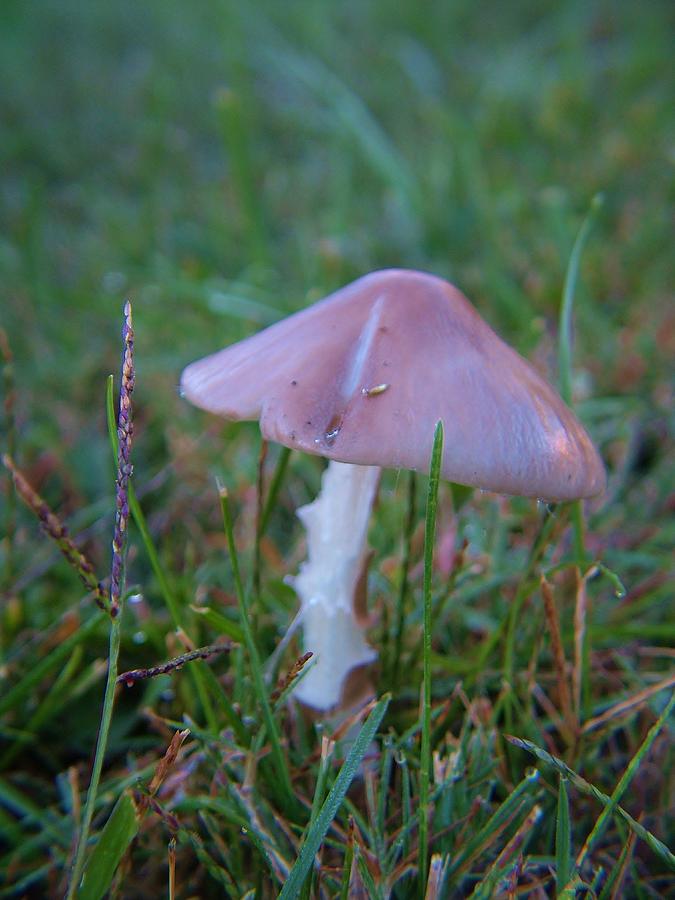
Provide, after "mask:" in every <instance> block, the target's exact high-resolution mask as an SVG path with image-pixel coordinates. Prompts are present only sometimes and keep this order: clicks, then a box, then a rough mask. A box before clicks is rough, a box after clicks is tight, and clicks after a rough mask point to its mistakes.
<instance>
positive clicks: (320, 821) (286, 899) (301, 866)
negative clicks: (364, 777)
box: [279, 695, 390, 900]
mask: <svg viewBox="0 0 675 900" xmlns="http://www.w3.org/2000/svg"><path fill="white" fill-rule="evenodd" d="M389 699H390V698H389V695H385V696H384V697H382V699H381V700H379V702H378V703H377V704H376V705H375V707H374V708H373V711H372V712H371V714H370V715H369V716H368V718H367V719H366V721H365V722H364V723H363V726H362V727H361V730H360V731H359V734H358V737H357V738H356V740H355V741H354V743H353V744H352V746H351V749H350V751H349V754H348V756H347V759H346V760H345V761H344V763H343V764H342V766H341V768H340V771H339V772H338V775H337V778H336V779H335V782H334V784H333V786H332V788H331V789H330V791H329V792H328V796H327V797H326V799H325V800H324V802H323V805H322V807H321V810H320V812H319V814H318V815H317V817H316V819H315V821H314V824H313V826H312V828H311V829H310V830H309V832H308V834H307V837H306V838H305V840H304V841H303V844H302V847H301V848H300V853H299V855H298V858H297V859H296V861H295V863H294V865H293V868H292V869H291V871H290V873H289V876H288V878H287V880H286V884H285V885H284V887H283V889H282V891H281V894H279V900H291V898H295V897H297V896H298V893H299V891H300V889H301V887H302V884H303V882H304V880H305V878H306V876H307V873H308V872H309V870H310V868H311V865H312V861H313V859H314V856H315V854H316V852H317V850H318V849H319V847H320V846H321V842H322V841H323V839H324V837H325V836H326V834H327V832H328V829H329V828H330V825H331V822H332V821H333V819H334V818H335V816H336V815H337V813H338V810H339V809H340V806H341V805H342V801H343V800H344V798H345V794H346V793H347V790H348V788H349V785H350V784H351V783H352V781H353V779H354V776H355V775H356V773H357V771H358V768H359V766H360V765H361V762H362V760H363V757H364V756H365V755H366V752H367V750H368V747H369V746H370V743H371V741H372V740H373V739H374V737H375V734H376V733H377V729H378V728H379V727H380V723H381V722H382V719H383V717H384V714H385V712H386V710H387V706H388V705H389Z"/></svg>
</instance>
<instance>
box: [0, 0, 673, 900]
mask: <svg viewBox="0 0 675 900" xmlns="http://www.w3.org/2000/svg"><path fill="white" fill-rule="evenodd" d="M0 21H1V23H2V28H0V76H2V83H3V84H4V85H5V86H6V87H7V89H6V90H4V91H3V92H2V96H0V114H1V115H2V119H3V123H4V127H3V141H2V142H1V143H0V163H1V168H0V171H1V172H2V175H1V176H0V223H1V225H0V274H1V275H2V301H1V302H0V366H1V367H2V381H1V383H2V388H1V389H2V394H3V398H2V399H3V407H2V418H1V420H0V427H1V429H2V430H1V433H0V451H1V452H2V453H3V454H7V455H8V456H9V457H11V459H12V460H13V461H14V464H15V465H16V467H18V470H19V471H20V472H21V473H23V475H24V476H25V478H26V479H27V481H28V483H29V484H30V485H31V486H32V487H33V489H34V490H35V491H37V493H38V494H39V498H38V500H41V502H43V503H44V504H45V506H44V509H43V513H42V514H40V515H39V516H36V515H35V514H34V513H33V512H31V510H29V509H28V508H27V507H26V506H25V505H24V504H23V503H21V501H20V499H19V498H18V496H17V494H16V493H15V491H14V487H13V482H12V478H11V476H10V474H9V472H8V471H6V470H2V471H3V472H5V474H4V476H3V477H2V478H1V479H0V481H1V487H0V491H1V493H0V522H2V526H1V527H0V591H1V606H0V655H1V663H0V679H1V680H0V833H1V834H2V836H3V837H2V842H1V844H0V897H1V896H17V897H18V896H64V895H65V894H66V893H67V890H68V884H69V879H70V873H71V870H72V866H73V863H74V861H75V848H76V846H77V841H78V838H81V837H82V834H83V833H85V834H86V831H87V828H86V827H85V828H82V824H81V823H83V822H85V824H86V818H87V817H88V816H89V814H91V829H90V832H89V839H83V840H80V846H81V847H82V851H81V856H80V864H81V865H82V866H83V867H84V868H83V871H84V872H85V873H86V877H85V881H84V884H83V885H82V887H79V888H78V885H77V884H76V883H75V882H76V879H75V880H72V881H71V884H72V892H73V893H74V894H75V895H77V896H103V895H105V893H106V891H108V890H111V891H112V893H113V895H116V896H122V897H136V896H153V897H154V896H162V895H163V894H165V893H166V892H167V891H169V896H172V897H173V896H175V897H188V896H200V897H210V896H223V895H226V896H232V897H243V896H255V897H269V896H277V895H278V894H279V893H281V892H282V891H283V892H284V894H283V896H285V897H291V896H298V897H303V898H305V897H314V896H316V897H320V896H329V897H333V896H335V897H347V896H350V895H353V894H354V893H355V892H356V891H357V890H358V889H362V890H364V891H365V893H366V895H368V896H371V897H374V898H379V897H382V898H385V897H393V898H407V897H413V896H420V895H424V894H425V893H426V896H427V897H446V896H448V897H461V896H475V897H486V898H487V897H489V896H494V895H499V894H501V895H503V896H515V895H516V893H517V894H518V895H519V896H530V895H532V896H535V895H537V896H542V892H544V893H546V894H547V895H549V896H555V895H556V894H557V895H559V896H564V897H572V896H574V895H575V894H577V895H582V893H583V890H584V889H586V890H587V891H588V890H589V889H592V890H594V891H595V893H596V895H597V896H600V897H603V898H609V897H619V896H626V897H633V896H634V897H639V898H649V897H659V896H664V895H666V894H667V893H668V892H669V891H672V889H673V857H672V820H670V821H669V819H668V808H669V800H668V784H669V780H670V779H671V776H672V750H671V747H672V703H673V700H672V696H673V670H672V664H673V651H672V646H673V639H674V637H675V634H674V633H673V628H672V615H670V610H671V609H672V562H671V555H672V545H673V538H674V537H675V531H674V529H673V524H672V483H673V466H672V430H673V419H672V386H671V385H670V383H669V381H668V378H667V371H668V363H669V361H670V360H671V359H672V354H673V349H674V347H673V333H674V330H673V316H672V310H671V309H670V308H669V306H668V305H667V303H666V297H667V285H669V284H672V279H673V264H672V254H671V253H670V252H669V250H670V241H671V238H670V208H669V197H670V196H672V185H671V181H672V172H671V167H672V126H673V117H672V113H671V112H670V104H669V98H670V94H671V92H670V91H669V87H671V86H672V82H669V59H670V47H669V41H668V37H669V33H670V28H671V26H672V21H671V13H670V10H669V7H668V6H667V5H666V4H665V3H664V4H661V3H659V2H654V3H652V4H650V6H649V9H648V10H647V11H643V10H641V9H638V8H636V7H635V6H634V5H631V4H629V3H625V2H620V3H617V4H611V5H609V4H596V5H592V6H589V5H588V4H582V3H578V2H570V3H566V4H562V5H561V4H554V3H552V2H551V3H548V2H547V3H544V4H540V3H538V4H534V3H528V2H523V3H518V4H515V5H513V4H511V5H508V6H504V7H503V8H502V7H499V8H496V7H495V9H494V10H493V11H492V12H491V16H490V18H489V20H488V19H487V18H486V17H485V15H483V14H481V11H480V10H478V9H476V8H474V6H471V5H469V4H465V3H452V4H449V3H430V4H428V5H427V6H426V7H425V8H424V9H423V8H422V7H419V8H418V7H416V6H412V5H408V6H405V5H401V4H399V5H394V4H389V3H385V2H384V0H374V2H372V3H370V4H356V3H345V4H340V5H334V4H329V3H327V2H323V0H320V2H318V3H315V4H311V5H310V4H308V3H307V2H301V0H298V2H293V3H289V4H284V5H283V9H282V8H281V7H280V6H279V5H278V4H274V3H272V2H269V0H261V2H259V3H257V4H255V5H249V4H243V3H237V2H234V0H218V2H216V3H212V4H204V5H201V6H198V7H197V6H195V7H194V8H193V7H186V6H185V4H179V3H177V2H174V0H164V2H162V3H160V2H159V0H149V2H148V3H145V4H142V5H139V4H132V3H130V2H127V0H123V2H121V3H118V4H115V5H114V6H110V5H108V4H104V3H101V2H98V0H96V2H92V3H89V4H77V3H74V2H73V0H61V2H59V3H56V2H53V0H47V2H45V3H42V4H40V8H39V10H38V9H37V8H35V9H33V7H32V5H31V4H28V5H27V4H25V3H19V2H18V0H8V2H6V3H5V4H3V7H2V12H1V13H0ZM55 35H58V40H55V39H54V36H55ZM599 194H601V195H602V197H603V201H604V202H603V203H602V207H601V208H598V207H597V204H595V205H594V200H593V198H595V197H596V196H597V195H599ZM589 210H592V211H591V212H589ZM388 265H397V266H398V265H400V266H411V267H419V268H424V269H427V270H430V271H433V272H436V273H438V274H440V275H442V276H445V277H448V278H450V279H451V280H452V281H454V282H456V283H457V284H458V285H459V286H460V287H461V288H462V289H463V290H464V291H465V293H467V295H468V296H470V297H471V298H472V300H473V301H474V303H475V304H476V306H477V307H478V308H479V310H480V312H481V313H482V314H483V316H484V317H485V318H486V319H487V320H488V321H489V322H490V323H491V324H492V325H493V326H494V327H495V328H496V329H497V330H499V331H500V333H502V334H503V335H504V337H506V338H507V339H508V340H509V341H510V342H511V343H512V344H513V345H514V346H516V347H517V349H519V350H520V351H521V352H522V353H524V354H525V355H526V356H528V357H529V358H530V359H532V360H533V361H534V362H535V364H536V365H537V366H539V367H540V368H541V369H542V370H543V371H545V372H547V373H548V375H549V377H550V379H551V380H552V381H556V379H557V383H558V385H559V387H560V389H561V391H562V392H563V393H565V394H566V395H567V396H568V397H569V399H570V401H571V402H572V404H573V405H574V407H575V409H576V410H577V412H578V413H579V415H580V416H581V418H582V419H583V421H584V422H585V424H586V426H587V427H588V429H589V431H590V432H591V434H592V436H593V438H594V440H595V442H596V444H597V445H598V447H599V448H600V450H601V452H602V454H603V457H604V459H605V461H606V464H607V468H608V474H609V483H608V491H607V494H606V496H605V497H604V498H603V499H602V500H601V501H597V502H596V501H593V502H591V503H587V504H585V505H583V506H582V505H577V506H572V507H570V508H564V507H558V508H556V509H546V508H543V507H542V506H539V505H537V504H535V503H533V502H531V501H528V500H523V499H518V498H502V497H497V496H494V495H490V494H482V493H480V492H467V491H462V490H461V489H458V488H457V486H450V485H447V484H444V483H443V482H441V483H440V484H439V485H438V489H437V490H438V493H437V507H436V509H435V514H436V523H435V540H434V541H433V544H432V542H431V541H430V540H427V541H426V544H425V523H426V525H427V526H428V524H429V519H428V515H430V514H431V513H432V512H433V511H432V510H431V507H427V506H426V505H425V502H424V499H423V498H424V497H425V496H427V494H428V493H429V489H431V494H432V495H433V496H436V487H435V486H434V484H433V483H432V484H431V485H429V482H428V479H426V478H425V477H423V476H417V477H416V478H409V477H408V476H407V475H403V474H402V473H397V472H387V473H385V474H384V477H383V482H382V486H381V489H380V495H379V500H378V505H377V509H376V511H375V514H374V518H373V524H372V527H371V532H370V538H369V539H370V543H371V546H372V547H373V550H374V556H373V560H372V563H371V567H370V575H369V605H370V611H371V613H372V626H371V629H370V632H369V638H370V640H371V642H372V643H373V645H375V646H377V647H378V648H380V649H381V651H382V653H381V666H380V667H379V669H378V670H377V671H376V672H374V674H373V678H374V688H375V698H374V700H373V702H372V703H371V704H370V705H369V706H366V707H364V708H362V709H359V710H356V711H354V712H353V714H352V715H351V716H350V717H348V718H347V720H346V721H343V722H340V721H338V720H336V719H333V718H329V719H327V720H325V721H321V720H317V719H315V718H313V717H310V716H307V715H306V714H305V713H304V712H303V711H302V710H300V709H299V708H298V707H297V705H296V704H294V702H293V701H292V700H290V699H289V690H290V686H291V683H292V679H293V678H295V677H302V672H301V671H300V670H299V665H298V664H297V660H298V657H299V656H300V653H301V646H300V643H299V641H298V639H297V638H293V639H292V640H291V641H290V642H289V644H288V646H287V647H286V649H285V651H284V652H283V654H282V655H281V656H278V655H275V649H276V648H277V647H278V645H279V642H280V640H281V638H282V636H283V634H284V633H285V630H286V628H287V626H288V625H289V623H290V622H291V620H292V618H293V616H294V614H295V610H296V599H295V597H294V595H293V592H292V591H291V589H290V588H289V587H288V586H287V585H286V584H285V583H284V577H285V575H286V574H288V573H293V572H296V571H297V567H298V565H299V562H300V560H301V559H302V538H301V529H300V526H299V523H298V522H297V520H296V518H295V513H294V511H295V509H296V508H297V507H298V506H300V505H302V504H303V503H306V502H309V501H310V500H311V499H312V497H313V496H314V494H315V492H316V490H317V488H318V483H319V478H320V474H321V467H322V464H321V462H320V461H319V460H317V459H315V458H309V457H300V456H299V455H298V454H289V453H288V452H287V451H285V450H283V449H282V448H279V447H275V446H273V445H270V446H269V447H267V448H263V449H261V446H260V438H259V435H258V433H257V428H256V427H255V426H254V425H231V424H227V423H224V422H221V421H216V420H214V419H208V418H207V417H206V416H204V415H202V414H200V413H199V412H198V411H196V410H194V409H191V408H189V407H188V406H187V404H185V403H183V402H182V401H181V400H180V399H179V398H178V396H177V392H176V385H177V382H178V377H179V373H180V371H181V369H182V367H183V365H184V364H185V363H187V362H189V361H191V360H192V359H195V358H197V357H199V356H202V355H205V354H206V353H208V352H210V351H211V350H215V349H217V348H219V347H220V346H224V345H225V344H227V343H230V342H232V341H235V340H238V339H240V338H242V337H244V336H245V335H247V334H250V333H252V332H254V331H256V330H257V329H259V328H261V327H263V326H265V325H267V324H269V323H270V322H273V321H275V320H277V319H278V318H280V317H281V316H283V315H285V314H287V313H288V312H290V311H291V310H294V309H298V308H300V307H302V306H304V305H306V304H307V303H309V302H311V301H312V300H314V299H316V298H318V297H320V296H323V295H324V294H326V293H328V292H329V291H330V290H332V289H334V288H335V287H338V286H339V285H341V284H344V283H346V282H347V281H349V280H351V279H352V278H355V277H357V276H359V275H361V274H363V273H364V272H366V271H370V270H372V269H375V268H378V267H382V266H388ZM127 297H130V298H131V299H132V301H133V304H134V325H135V332H136V375H137V381H136V389H135V391H134V427H135V434H134V448H133V466H134V471H133V477H132V481H131V485H130V495H129V506H130V514H131V515H130V524H129V544H128V553H127V560H126V578H127V588H126V591H125V592H124V594H123V596H122V598H121V599H122V600H123V603H122V607H123V612H122V614H121V615H120V617H119V618H118V620H117V622H118V624H117V625H116V626H115V627H116V629H117V631H118V636H119V670H120V671H128V670H136V669H138V670H144V669H149V668H152V667H158V668H159V674H157V675H156V676H155V677H152V678H147V679H146V678H139V679H138V680H135V681H134V682H133V686H132V687H128V688H127V687H125V686H124V685H120V686H118V687H117V688H116V691H115V697H114V706H112V703H111V702H110V699H111V698H110V692H109V702H108V704H107V705H106V706H105V708H104V704H103V698H104V685H105V679H106V670H107V668H108V642H109V635H110V617H109V615H108V613H107V612H106V611H105V610H101V609H100V608H99V606H98V605H97V602H96V601H97V599H98V602H99V603H103V605H106V603H107V597H108V594H109V587H110V586H109V581H108V580H107V576H106V573H108V572H110V541H111V538H112V535H113V527H114V515H115V484H114V464H115V463H114V460H113V457H112V454H111V450H110V444H109V440H108V434H107V424H106V419H107V415H108V412H107V410H108V409H109V408H110V407H111V405H112V399H113V398H112V393H108V394H107V391H109V392H110V391H112V388H108V378H109V376H110V373H117V372H118V370H119V357H120V349H121V348H120V342H119V338H118V335H119V329H120V323H121V312H122V307H123V302H124V300H125V299H126V298H127ZM0 474H1V473H0ZM218 481H220V483H222V484H224V485H226V486H227V495H226V503H225V506H224V507H221V502H219V491H218V488H217V482H218ZM222 499H223V498H222V496H221V498H220V500H222ZM47 509H50V510H51V511H53V513H54V514H56V515H57V516H58V521H60V522H61V523H65V525H67V527H68V532H69V535H70V537H71V538H72V541H73V543H72V544H71V543H69V542H68V541H67V540H66V537H65V536H64V534H62V533H61V532H60V531H59V527H60V526H57V525H55V524H54V521H53V520H51V519H49V517H48V516H47V515H46V512H45V510H47ZM223 513H225V525H226V527H225V529H223ZM40 522H42V523H43V524H44V526H45V529H46V530H48V531H49V528H48V524H49V522H51V523H52V527H51V533H52V534H53V536H54V537H55V538H57V539H56V540H55V541H52V540H50V538H49V537H48V536H45V534H44V533H43V532H42V531H41V530H40V527H39V526H40ZM427 532H428V533H429V529H428V527H427ZM432 532H433V529H432ZM432 550H433V558H432V553H431V551H432ZM64 554H65V555H66V559H64ZM83 561H84V562H83ZM81 578H83V579H84V582H85V586H84V587H83V586H82V581H81V580H80V579H81ZM99 581H100V582H102V584H103V587H104V588H105V595H104V596H103V597H102V596H99V594H100V591H99V588H98V584H99ZM85 591H86V592H87V593H85ZM430 612H431V613H432V615H433V624H432V627H431V629H430V628H429V626H428V622H429V613H430ZM425 624H426V628H425ZM249 626H250V627H249ZM429 638H430V640H429ZM214 645H215V646H216V647H219V646H221V645H223V646H225V645H227V648H228V650H227V652H222V653H211V650H212V649H213V647H214ZM199 648H204V651H205V655H203V656H200V654H199V653H197V652H196V651H197V650H198V649H199ZM207 651H208V652H207ZM167 660H170V661H171V663H170V665H167V666H163V665H162V664H163V663H164V662H166V661H167ZM176 660H178V661H180V660H185V662H184V665H183V666H182V668H179V667H178V663H176ZM423 683H424V686H425V690H424V692H423V693H421V690H420V689H421V686H422V684H423ZM421 698H422V700H423V702H420V699H421ZM102 711H104V712H105V713H106V715H108V714H111V719H110V728H109V731H108V733H107V735H106V734H105V729H104V731H103V733H102V738H103V739H102V742H101V751H100V753H99V761H100V764H101V768H100V783H99V784H98V789H95V790H94V791H93V793H90V802H89V812H88V813H85V807H86V799H87V792H88V789H89V786H90V781H91V768H92V760H93V756H94V749H95V747H96V743H97V739H98V738H99V735H100V730H99V724H100V719H101V714H102ZM533 765H534V766H535V767H536V768H530V767H531V766H533ZM427 813H428V814H427ZM669 825H670V828H671V831H669Z"/></svg>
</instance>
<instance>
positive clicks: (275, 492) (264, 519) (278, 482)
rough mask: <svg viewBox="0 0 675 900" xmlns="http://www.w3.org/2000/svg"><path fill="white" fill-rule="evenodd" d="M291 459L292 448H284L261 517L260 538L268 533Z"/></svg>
mask: <svg viewBox="0 0 675 900" xmlns="http://www.w3.org/2000/svg"><path fill="white" fill-rule="evenodd" d="M290 458H291V451H290V448H289V447H282V448H281V451H280V453H279V458H278V460H277V464H276V467H275V469H274V474H273V475H272V480H271V482H270V486H269V489H268V491H267V497H266V499H265V503H264V505H263V509H262V514H261V516H260V523H259V525H258V537H262V536H263V534H265V532H266V531H267V526H268V524H269V520H270V516H271V515H272V510H273V509H274V507H275V506H276V502H277V498H278V496H279V491H280V490H281V486H282V484H283V482H284V478H285V476H286V471H287V469H288V463H289V460H290Z"/></svg>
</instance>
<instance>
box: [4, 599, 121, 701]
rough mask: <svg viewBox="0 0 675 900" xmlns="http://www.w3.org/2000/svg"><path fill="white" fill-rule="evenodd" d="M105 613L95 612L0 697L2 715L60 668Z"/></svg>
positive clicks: (99, 622)
mask: <svg viewBox="0 0 675 900" xmlns="http://www.w3.org/2000/svg"><path fill="white" fill-rule="evenodd" d="M104 618H107V616H106V617H104V615H103V613H101V612H95V613H94V614H93V615H92V616H91V618H90V619H88V620H87V621H86V622H84V623H83V624H82V625H80V627H79V628H78V629H77V631H75V632H73V634H71V635H70V636H69V637H67V638H66V639H65V640H64V641H63V642H62V643H60V644H59V645H58V646H57V647H55V648H54V650H52V651H51V653H49V654H48V655H47V656H45V658H44V659H43V660H41V661H40V662H39V663H37V664H36V665H35V666H33V667H32V668H31V669H30V671H29V672H26V673H25V675H24V676H23V677H22V679H21V681H20V682H19V683H18V684H15V685H14V687H13V688H11V689H10V690H8V691H7V693H6V694H5V696H4V697H3V698H2V699H0V715H3V714H4V713H6V712H7V711H8V710H10V709H12V708H13V707H15V706H18V705H19V703H22V702H23V701H24V700H25V699H26V697H28V696H29V695H30V694H31V693H32V692H33V690H34V688H36V687H37V685H38V684H39V683H40V682H41V681H42V680H43V679H44V678H46V677H47V676H48V675H49V674H50V672H52V671H53V670H54V669H56V668H58V667H59V666H60V665H62V663H63V662H64V660H66V659H68V658H69V657H70V656H71V655H72V653H73V651H74V650H75V648H76V647H77V646H78V645H79V644H81V643H82V642H83V641H84V640H85V639H86V638H87V637H89V635H90V634H91V633H92V632H93V631H94V629H96V628H97V627H98V626H99V625H100V624H101V622H102V621H103V620H104Z"/></svg>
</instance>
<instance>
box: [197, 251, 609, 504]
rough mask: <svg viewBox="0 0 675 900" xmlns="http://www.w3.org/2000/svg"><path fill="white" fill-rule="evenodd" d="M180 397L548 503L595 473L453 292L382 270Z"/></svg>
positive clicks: (265, 335)
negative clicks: (438, 432) (438, 448)
mask: <svg viewBox="0 0 675 900" xmlns="http://www.w3.org/2000/svg"><path fill="white" fill-rule="evenodd" d="M181 389H182V393H183V395H184V396H185V397H186V398H187V399H188V400H190V401H191V402H192V403H194V404H195V405H196V406H199V407H201V408H202V409H205V410H208V411H209V412H213V413H217V414H218V415H221V416H225V417H226V418H228V419H235V420H244V419H259V420H260V429H261V432H262V434H263V436H264V437H265V438H266V439H268V440H270V441H277V442H278V443H280V444H284V445H285V446H287V447H291V448H293V449H298V450H303V451H305V452H306V453H314V454H318V455H320V456H324V457H327V458H329V459H336V460H339V461H340V462H348V463H355V464H358V465H372V466H381V467H385V468H404V469H418V470H422V471H428V467H429V459H430V456H431V447H432V442H433V434H434V427H435V424H436V422H437V421H438V420H439V419H440V420H442V422H443V425H444V431H445V442H444V450H443V462H442V475H443V477H444V478H447V479H449V480H451V481H456V482H459V483H460V484H466V485H471V486H473V487H478V488H482V489H483V490H489V491H496V492H498V493H505V494H517V495H521V496H526V497H538V498H540V499H544V500H550V501H554V500H573V499H578V498H581V497H590V496H593V495H595V494H599V493H601V492H602V491H603V490H604V487H605V471H604V468H603V465H602V462H601V460H600V457H599V456H598V453H597V451H596V450H595V448H594V446H593V444H592V442H591V440H590V438H589V437H588V435H587V433H586V431H585V430H584V428H583V426H582V425H581V424H580V422H579V421H578V419H577V418H576V416H575V415H574V413H572V412H571V410H570V409H568V407H567V406H566V405H565V404H564V403H563V401H562V400H561V399H560V397H559V396H558V394H557V393H556V392H555V391H554V390H553V388H551V387H550V386H549V385H548V384H547V383H546V382H545V381H544V380H543V379H542V378H541V376H540V375H538V374H537V372H536V371H535V370H534V369H533V368H532V366H531V365H530V364H529V363H527V362H526V361H525V360H524V359H523V358H522V357H521V356H519V355H518V354H517V353H516V352H515V350H513V349H512V348H511V347H509V346H508V345H507V344H505V343H504V342H503V341H502V340H501V339H500V338H499V337H498V336H497V335H496V334H495V333H494V331H492V329H491V328H490V327H489V326H488V325H487V324H486V323H485V322H484V321H483V319H481V317H480V316H479V315H478V313H477V312H476V310H475V309H474V308H473V306H472V305H471V304H470V303H469V301H468V300H467V299H466V298H465V297H464V296H463V295H462V294H461V293H460V291H458V290H457V288H455V287H453V285H451V284H449V283H448V282H446V281H444V280H443V279H441V278H437V277H435V276H433V275H429V274H426V273H424V272H416V271H409V270H399V269H387V270H383V271H379V272H373V273H371V274H370V275H366V276H364V277H363V278H359V279H358V280H357V281H355V282H353V283H352V284H349V285H347V286H346V287H344V288H342V289H340V290H339V291H336V292H335V293H334V294H331V295H330V296H329V297H327V298H326V299H324V300H321V301H319V302H318V303H315V304H314V305H313V306H310V307H308V308H307V309H304V310H301V311H300V312H297V313H295V314H294V315H291V316H289V317H288V318H286V319H283V320H282V321H280V322H277V323H276V324H275V325H272V326H271V327H269V328H266V329H265V330H264V331H261V332H259V333H258V334H256V335H254V336H252V337H250V338H247V339H246V340H243V341H241V342H239V343H238V344H234V345H232V346H230V347H226V348H225V349H224V350H220V351H219V352H217V353H214V354H212V355H211V356H207V357H205V358H204V359H201V360H199V361H197V362H195V363H192V365H189V366H188V367H187V368H186V369H185V371H184V372H183V376H182V380H181Z"/></svg>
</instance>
